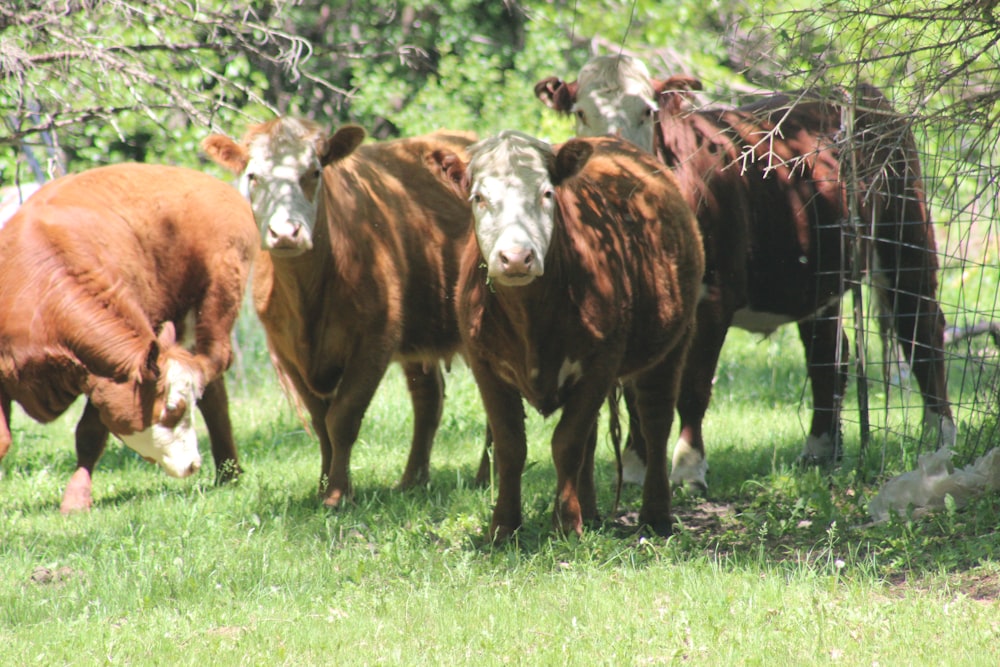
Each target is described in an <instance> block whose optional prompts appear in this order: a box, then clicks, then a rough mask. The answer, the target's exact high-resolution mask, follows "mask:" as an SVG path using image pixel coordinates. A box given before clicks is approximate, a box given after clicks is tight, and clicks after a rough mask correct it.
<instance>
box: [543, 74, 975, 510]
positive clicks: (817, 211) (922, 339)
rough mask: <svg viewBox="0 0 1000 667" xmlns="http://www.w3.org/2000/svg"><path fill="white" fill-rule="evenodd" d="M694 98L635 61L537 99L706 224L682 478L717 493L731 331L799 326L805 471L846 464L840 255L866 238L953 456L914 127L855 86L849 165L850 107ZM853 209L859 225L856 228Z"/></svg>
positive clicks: (686, 86) (933, 420) (555, 86)
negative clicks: (807, 412) (604, 138)
mask: <svg viewBox="0 0 1000 667" xmlns="http://www.w3.org/2000/svg"><path fill="white" fill-rule="evenodd" d="M700 89H701V84H700V82H698V81H697V80H696V79H694V78H691V77H688V76H674V77H671V78H669V79H667V80H665V81H657V80H653V79H651V78H650V77H649V74H648V71H647V70H646V67H645V65H643V64H642V63H641V62H640V61H637V60H634V59H632V58H629V57H627V56H621V57H602V58H596V59H594V60H592V61H591V62H589V63H588V64H587V65H585V66H584V68H583V69H582V70H581V72H580V76H579V79H578V80H577V81H575V82H571V83H564V82H562V81H560V80H559V79H557V78H555V77H552V78H548V79H544V80H543V81H540V82H539V83H538V84H537V85H536V86H535V93H536V95H537V96H538V98H539V99H540V100H541V101H542V102H543V103H544V104H546V105H547V106H549V107H551V108H553V109H556V110H557V111H560V112H564V113H571V112H572V113H575V115H576V118H577V133H578V134H580V135H584V136H600V135H603V134H609V133H610V134H617V135H620V136H622V137H624V138H626V139H628V140H630V141H632V142H633V143H635V144H636V145H638V146H640V147H641V148H643V149H645V150H648V151H650V152H653V153H655V154H656V155H657V156H658V157H659V158H660V159H661V160H662V161H663V162H664V163H665V164H667V165H668V166H669V167H670V168H671V169H672V170H673V171H674V173H675V174H676V175H677V178H678V179H679V181H680V184H681V189H682V190H683V192H684V194H685V196H686V197H687V200H688V203H689V204H690V205H691V207H692V208H693V209H694V210H695V213H696V215H697V216H698V223H699V226H700V227H701V232H702V236H703V239H704V242H705V256H706V274H705V284H706V288H707V289H706V293H707V294H708V295H711V296H710V298H707V299H705V300H704V301H703V302H702V303H701V304H700V305H699V307H698V337H697V339H696V341H695V342H694V343H693V345H692V348H691V352H690V354H689V356H688V366H687V368H686V370H685V373H684V379H683V382H682V390H681V396H680V399H679V400H678V404H677V408H678V412H679V414H680V419H681V436H680V439H679V441H678V443H677V447H676V448H675V450H674V457H673V464H674V467H673V472H672V474H671V479H672V481H674V482H680V481H684V482H687V483H689V484H691V485H692V486H694V487H696V488H700V489H701V490H704V489H705V488H707V487H706V482H705V472H706V470H707V467H708V466H707V464H706V462H705V450H704V442H703V439H702V419H703V417H704V414H705V411H706V409H707V408H708V403H709V399H710V396H711V389H712V379H713V376H714V374H715V367H716V365H717V363H718V358H719V353H720V351H721V348H722V344H723V342H724V340H725V337H726V331H727V330H728V328H729V327H730V326H737V327H740V328H742V329H746V330H748V331H754V332H760V333H763V334H765V335H766V334H770V333H771V332H773V331H774V330H775V329H776V328H777V327H778V326H780V325H782V324H785V323H791V322H795V323H797V324H798V327H799V335H800V337H801V339H802V342H803V344H804V346H805V353H806V363H807V366H808V371H809V377H810V380H811V384H812V394H813V416H812V424H811V427H810V430H809V435H808V438H807V439H806V442H805V445H804V447H803V451H802V459H803V460H804V461H807V462H819V463H822V462H828V461H831V460H836V459H837V458H839V456H840V452H839V451H837V449H838V448H837V447H836V443H837V442H838V440H839V438H838V429H839V423H840V419H839V411H840V404H841V399H842V396H843V393H844V390H845V387H846V383H847V356H848V355H847V339H846V336H844V335H843V333H842V332H840V331H839V330H840V321H839V299H840V297H841V295H842V294H843V292H844V289H845V279H846V277H847V275H849V267H850V264H851V258H850V256H849V254H847V253H845V248H850V246H851V242H852V240H851V239H852V237H856V236H857V235H860V236H861V237H862V238H863V239H864V242H865V243H866V244H868V245H869V247H871V246H874V253H872V257H873V258H874V260H875V264H874V265H873V266H867V267H862V268H866V269H867V270H869V271H872V272H873V273H874V275H875V277H876V282H877V284H879V285H881V286H882V287H883V288H884V289H882V290H881V294H880V298H881V300H882V307H883V309H884V311H885V312H888V313H891V319H892V324H893V326H894V329H895V334H896V336H897V337H898V340H899V342H900V344H901V346H902V348H903V349H904V350H905V353H906V355H907V360H908V361H909V363H910V365H911V367H912V369H913V374H914V375H915V376H916V378H917V381H918V383H919V385H920V391H921V393H922V395H923V399H924V405H925V422H924V423H925V425H926V426H927V427H929V428H928V431H929V432H933V434H934V435H936V436H937V437H938V440H939V444H943V445H950V444H953V443H954V441H955V435H956V429H955V423H954V420H953V418H952V414H951V408H950V405H949V402H948V395H947V386H946V377H945V369H944V355H943V331H944V317H943V315H942V313H941V309H940V307H939V306H938V303H937V301H936V299H935V293H936V291H937V257H936V254H935V240H934V229H933V226H932V224H931V222H930V218H929V215H928V211H927V206H926V201H925V196H924V190H923V186H922V184H921V180H920V162H919V159H918V156H917V150H916V145H915V142H914V139H913V137H912V134H911V133H910V131H909V128H908V126H907V125H906V123H905V121H904V120H903V119H901V118H900V117H898V116H897V115H896V114H894V113H893V111H892V108H891V106H890V105H889V103H888V101H887V100H886V99H885V97H884V96H883V95H882V93H881V92H880V91H878V90H877V89H875V88H873V87H871V86H868V85H862V86H860V87H859V88H858V90H857V91H856V94H855V97H854V102H855V106H856V115H855V117H854V124H853V130H854V134H853V137H852V139H853V140H854V141H855V142H856V143H854V144H852V146H854V147H855V148H856V150H855V151H853V153H850V155H849V154H848V152H846V151H842V150H841V142H842V141H843V136H844V132H845V131H846V130H847V129H848V128H846V127H845V125H844V121H843V119H842V116H843V115H844V114H845V113H846V111H847V110H848V106H847V105H841V104H837V103H833V102H829V101H822V100H818V99H816V98H815V97H809V96H806V95H799V96H791V95H781V94H776V95H772V96H770V97H767V98H766V99H764V100H762V101H760V102H757V103H755V104H751V105H748V106H743V107H740V108H736V109H728V108H727V109H704V110H698V109H695V108H693V106H692V104H691V101H692V91H693V90H700ZM842 162H847V163H850V162H853V163H854V164H853V168H854V169H855V172H854V177H853V178H852V177H849V176H847V175H844V176H842V175H841V170H842V169H843V168H844V166H842ZM852 191H853V192H854V193H856V194H857V197H856V199H855V200H854V201H853V202H851V201H849V197H848V195H849V194H850V193H851V192H852ZM852 205H855V206H856V211H857V216H858V218H859V219H858V221H857V222H856V224H853V225H848V224H846V222H847V221H848V220H850V219H851V208H852ZM863 254H864V253H863ZM838 347H839V350H838ZM641 451H642V449H641V446H640V447H639V448H638V453H641ZM626 459H628V452H626ZM633 460H634V457H633ZM640 465H641V464H640ZM640 470H641V468H640ZM634 477H635V475H634V474H633V481H634Z"/></svg>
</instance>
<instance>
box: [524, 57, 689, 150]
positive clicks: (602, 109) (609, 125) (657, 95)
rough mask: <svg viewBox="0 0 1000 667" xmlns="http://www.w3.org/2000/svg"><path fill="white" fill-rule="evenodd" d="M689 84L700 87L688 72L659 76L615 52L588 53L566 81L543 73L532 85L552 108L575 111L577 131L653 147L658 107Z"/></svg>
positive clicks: (685, 93)
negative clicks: (575, 73)
mask: <svg viewBox="0 0 1000 667" xmlns="http://www.w3.org/2000/svg"><path fill="white" fill-rule="evenodd" d="M692 90H701V83H700V82H699V81H698V80H697V79H695V78H693V77H690V76H674V77H670V78H669V79H666V80H665V81H658V80H656V79H652V78H651V77H650V76H649V70H648V69H646V65H645V64H643V62H642V61H641V60H636V59H635V58H632V57H630V56H625V55H619V56H601V57H598V58H594V59H592V60H591V61H590V62H588V63H587V64H586V65H584V66H583V69H581V70H580V76H579V78H578V79H577V80H576V81H574V82H571V83H564V82H563V81H561V80H560V79H558V78H556V77H549V78H547V79H543V80H542V81H539V82H538V83H537V84H536V85H535V96H536V97H538V99H539V100H540V101H541V102H542V104H544V105H545V106H547V107H549V108H551V109H555V110H556V111H559V112H561V113H567V114H568V113H572V114H574V115H575V116H576V134H577V136H581V137H599V136H603V135H617V136H620V137H621V138H622V139H626V140H627V141H630V142H632V143H633V144H635V145H636V146H638V147H639V148H641V149H643V150H645V151H648V152H650V153H652V152H654V145H653V139H654V136H655V129H656V120H657V118H658V117H659V113H660V107H661V106H663V105H664V104H666V105H674V104H677V105H679V104H681V103H682V102H685V101H687V99H688V98H689V96H690V91H692ZM679 109H680V107H679V106H678V107H676V108H674V107H672V106H671V107H670V108H669V109H666V110H667V111H669V112H671V113H677V112H678V111H679Z"/></svg>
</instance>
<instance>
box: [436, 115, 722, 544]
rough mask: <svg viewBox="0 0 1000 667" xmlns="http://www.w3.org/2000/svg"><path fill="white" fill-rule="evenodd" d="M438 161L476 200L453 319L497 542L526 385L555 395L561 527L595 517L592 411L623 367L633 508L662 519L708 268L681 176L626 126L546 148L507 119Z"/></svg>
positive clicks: (519, 451) (512, 489)
mask: <svg viewBox="0 0 1000 667" xmlns="http://www.w3.org/2000/svg"><path fill="white" fill-rule="evenodd" d="M469 155H470V160H469V163H468V166H467V168H465V167H464V165H462V164H461V163H456V162H455V161H452V162H451V163H449V162H448V161H447V160H443V166H444V167H445V171H446V172H447V173H448V174H449V175H450V176H451V177H452V180H453V181H454V182H456V184H457V186H458V187H459V188H460V189H461V190H462V191H464V192H466V193H467V195H468V196H470V198H471V202H472V210H473V214H474V219H475V237H474V239H472V240H470V242H469V245H468V247H467V248H466V249H465V254H464V255H463V257H462V271H461V274H460V277H459V284H458V299H459V303H458V316H459V327H460V331H461V335H462V339H463V343H464V348H465V355H466V359H467V361H468V363H469V366H470V368H471V369H472V372H473V375H474V376H475V379H476V383H477V385H478V387H479V391H480V394H481V396H482V399H483V404H484V406H485V409H486V414H487V419H488V421H489V426H490V428H491V430H492V432H493V437H494V452H495V457H496V471H497V476H498V482H499V487H498V495H497V503H496V508H495V509H494V512H493V518H492V521H491V524H490V535H491V537H492V538H493V539H494V540H498V541H499V540H504V539H506V538H508V537H509V536H510V535H511V534H512V533H513V532H514V531H515V530H517V528H518V527H519V526H520V525H521V472H522V470H523V469H524V463H525V457H526V441H525V430H524V409H523V406H522V397H524V398H525V399H527V401H528V403H530V404H531V405H532V406H533V407H535V408H536V409H537V410H538V411H539V412H541V413H542V414H543V415H549V414H551V413H552V412H554V411H555V410H557V409H559V408H562V415H561V417H560V419H559V423H558V425H557V426H556V429H555V433H554V435H553V438H552V457H553V460H554V463H555V468H556V475H557V482H556V484H557V487H556V501H555V510H554V512H553V525H554V527H555V528H556V530H559V531H564V532H576V533H580V532H581V530H582V526H583V523H584V522H585V521H593V520H595V519H597V505H596V499H595V494H594V481H593V463H594V459H593V457H594V448H595V445H596V432H595V425H596V421H597V415H598V411H599V410H600V407H601V405H602V402H603V401H604V399H605V398H606V397H607V396H608V395H609V392H610V391H611V390H612V388H613V387H614V386H615V385H616V383H617V382H619V380H620V379H622V378H625V379H628V380H630V381H631V383H632V384H633V386H634V387H635V390H636V395H637V402H636V405H637V408H638V412H639V415H640V422H641V428H642V432H643V434H644V435H645V438H646V444H647V447H648V456H649V458H648V460H649V466H648V467H647V468H646V477H645V487H644V489H643V501H642V509H641V513H640V519H641V520H642V521H643V522H644V523H647V524H649V525H651V526H652V527H654V528H655V529H657V530H660V531H664V530H665V531H669V529H670V524H671V515H670V487H669V482H668V479H667V458H666V457H667V454H666V451H667V439H668V437H669V434H670V426H671V423H672V420H673V411H674V402H675V400H676V397H677V390H678V384H679V381H680V374H681V369H682V366H683V363H684V355H685V353H686V352H687V347H688V344H689V341H690V339H691V336H692V334H693V331H694V328H693V325H694V313H695V305H696V303H697V299H698V291H699V288H700V284H701V276H702V274H703V271H704V256H703V251H702V247H701V240H700V238H699V236H698V229H697V224H696V222H695V219H694V215H693V213H692V212H691V210H690V208H689V207H688V206H687V204H686V203H685V202H684V199H683V197H682V196H681V194H680V192H679V190H678V188H677V182H676V180H675V179H674V178H673V177H672V176H671V175H670V174H669V172H667V171H666V170H664V169H663V165H662V164H659V163H658V162H657V161H656V160H655V159H654V158H653V157H652V156H649V155H648V154H646V153H644V152H642V151H641V150H638V149H637V148H636V147H635V146H633V145H631V144H629V143H627V142H623V141H620V140H617V139H612V138H605V139H577V140H573V141H570V142H568V143H566V144H564V145H563V146H561V147H558V146H557V147H554V148H553V147H552V146H550V145H549V144H546V143H544V142H542V141H539V140H537V139H534V138H532V137H529V136H527V135H524V134H520V133H517V132H512V131H505V132H502V133H500V134H499V135H498V136H495V137H491V138H489V139H486V140H484V141H482V142H479V143H477V144H475V145H473V146H472V147H471V148H470V149H469Z"/></svg>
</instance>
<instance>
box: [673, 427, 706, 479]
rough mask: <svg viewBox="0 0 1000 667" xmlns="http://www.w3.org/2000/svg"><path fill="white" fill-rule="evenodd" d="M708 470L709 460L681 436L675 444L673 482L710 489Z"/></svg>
mask: <svg viewBox="0 0 1000 667" xmlns="http://www.w3.org/2000/svg"><path fill="white" fill-rule="evenodd" d="M707 472H708V461H706V460H705V457H704V456H702V455H701V453H700V452H698V451H696V450H695V449H694V448H693V447H691V443H689V442H688V441H687V440H685V439H684V438H680V439H679V440H678V441H677V444H676V445H675V446H674V458H673V465H672V466H671V470H670V483H671V484H684V485H686V486H689V487H695V488H699V489H701V490H702V491H705V490H707V489H708V482H706V481H705V473H707Z"/></svg>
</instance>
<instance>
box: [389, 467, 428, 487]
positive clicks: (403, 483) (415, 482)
mask: <svg viewBox="0 0 1000 667" xmlns="http://www.w3.org/2000/svg"><path fill="white" fill-rule="evenodd" d="M430 482H431V473H430V471H428V470H418V471H417V472H414V473H410V472H407V473H404V474H403V477H402V478H401V479H400V480H399V484H397V485H396V489H397V490H399V491H406V490H407V489H414V488H417V487H420V486H427V485H428V484H430Z"/></svg>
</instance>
